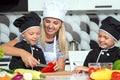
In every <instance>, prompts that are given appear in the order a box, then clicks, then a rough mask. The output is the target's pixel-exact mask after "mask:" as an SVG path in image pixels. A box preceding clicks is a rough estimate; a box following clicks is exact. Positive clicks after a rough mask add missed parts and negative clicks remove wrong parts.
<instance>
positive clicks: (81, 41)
mask: <svg viewBox="0 0 120 80" xmlns="http://www.w3.org/2000/svg"><path fill="white" fill-rule="evenodd" d="M20 16H22V14H0V44H3V43H6V42H8V41H10V40H12V39H14V38H16V37H17V36H18V35H19V34H20V33H19V30H18V29H17V28H16V27H15V26H14V25H13V21H14V20H15V19H16V18H18V17H20ZM107 16H113V17H114V18H116V19H118V20H120V14H119V13H114V14H112V13H109V14H108V13H106V14H104V13H100V14H72V15H67V16H66V20H65V27H66V30H67V32H66V33H67V38H68V40H69V42H71V41H73V40H74V41H76V43H77V44H78V50H90V49H94V48H96V47H98V43H97V36H98V29H99V26H100V25H101V20H103V19H104V18H106V17H107ZM119 45H120V42H119V43H118V44H117V46H119Z"/></svg>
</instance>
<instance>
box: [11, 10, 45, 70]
mask: <svg viewBox="0 0 120 80" xmlns="http://www.w3.org/2000/svg"><path fill="white" fill-rule="evenodd" d="M40 22H41V18H40V17H39V16H38V15H37V14H36V13H34V12H31V13H30V14H28V15H25V16H22V17H20V18H18V19H16V20H15V21H14V25H15V26H16V27H18V28H19V29H20V32H21V36H22V38H23V40H22V41H21V42H18V43H17V44H16V45H15V47H18V48H22V49H24V50H26V51H28V52H30V53H31V54H32V55H33V56H34V57H35V58H36V59H37V60H38V61H39V62H40V63H42V64H46V61H45V58H44V54H43V52H42V50H41V49H40V48H38V47H37V46H36V44H37V41H38V40H39V38H40ZM9 68H10V69H16V68H25V69H34V70H41V69H42V67H33V68H31V67H28V66H26V65H25V64H24V62H23V61H22V59H21V57H15V56H13V57H12V59H11V62H10V65H9Z"/></svg>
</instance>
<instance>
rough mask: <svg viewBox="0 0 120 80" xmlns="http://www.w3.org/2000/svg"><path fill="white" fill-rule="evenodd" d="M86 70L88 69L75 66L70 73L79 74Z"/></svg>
mask: <svg viewBox="0 0 120 80" xmlns="http://www.w3.org/2000/svg"><path fill="white" fill-rule="evenodd" d="M88 69H89V68H88V67H85V66H76V67H75V69H74V70H73V71H72V72H73V73H76V74H78V73H80V72H84V71H88Z"/></svg>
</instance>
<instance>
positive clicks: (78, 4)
mask: <svg viewBox="0 0 120 80" xmlns="http://www.w3.org/2000/svg"><path fill="white" fill-rule="evenodd" d="M46 1H47V0H28V11H43V5H44V2H46ZM59 1H61V2H65V3H67V4H68V6H69V8H68V10H70V11H71V10H72V11H74V10H120V6H119V4H120V0H59Z"/></svg>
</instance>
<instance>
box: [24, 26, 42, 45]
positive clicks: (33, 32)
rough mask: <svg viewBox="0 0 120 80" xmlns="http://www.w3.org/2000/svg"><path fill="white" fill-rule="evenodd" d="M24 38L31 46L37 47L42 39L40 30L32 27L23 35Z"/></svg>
mask: <svg viewBox="0 0 120 80" xmlns="http://www.w3.org/2000/svg"><path fill="white" fill-rule="evenodd" d="M22 37H23V38H24V39H25V40H26V41H27V42H28V43H30V44H31V45H35V44H36V43H37V41H38V39H39V38H40V28H39V27H32V28H30V29H28V30H27V31H25V32H24V33H23V34H22Z"/></svg>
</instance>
